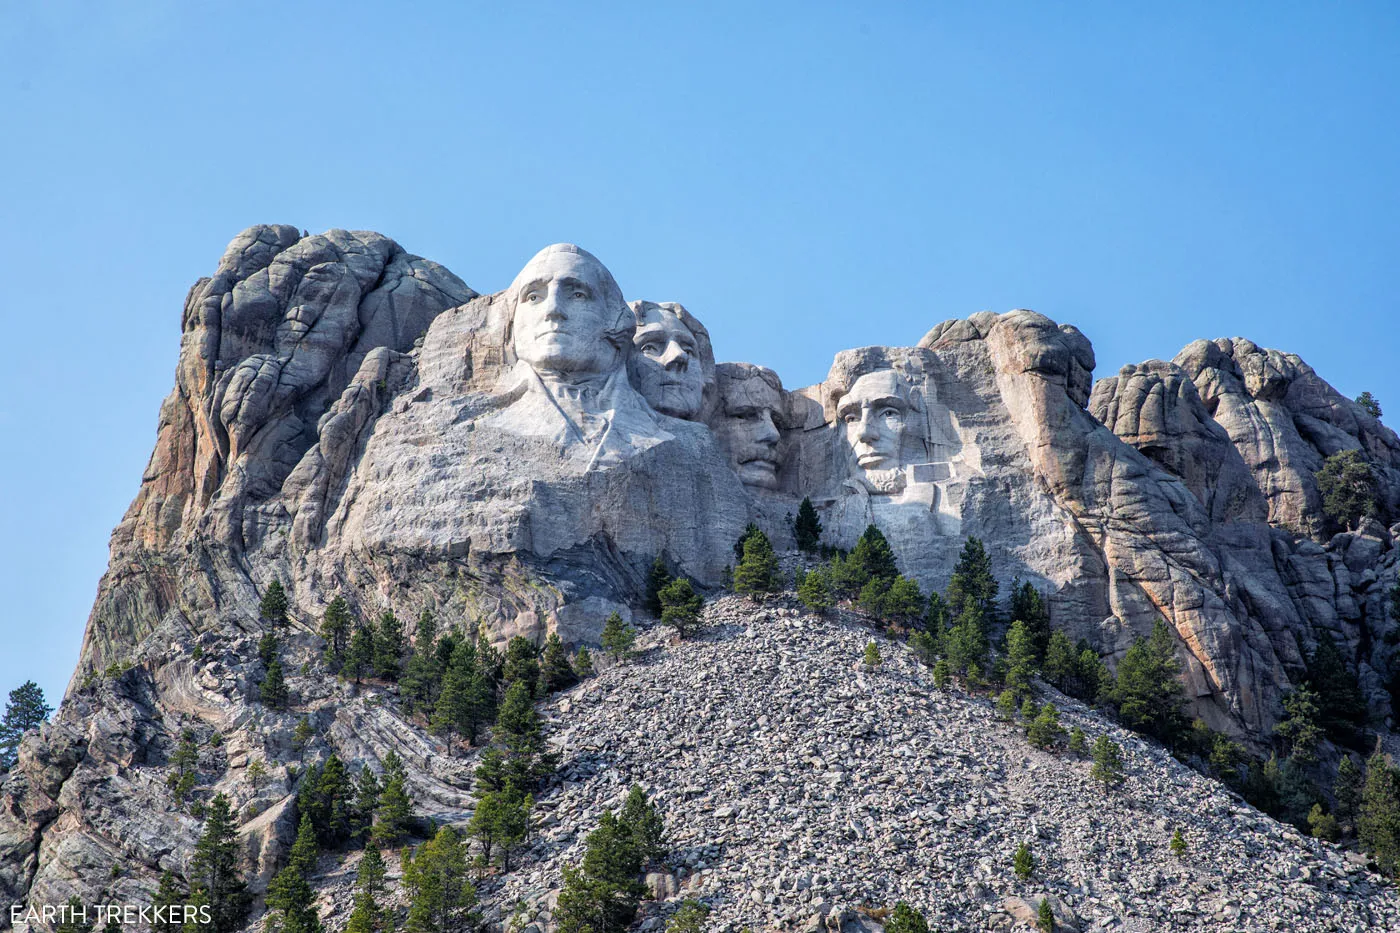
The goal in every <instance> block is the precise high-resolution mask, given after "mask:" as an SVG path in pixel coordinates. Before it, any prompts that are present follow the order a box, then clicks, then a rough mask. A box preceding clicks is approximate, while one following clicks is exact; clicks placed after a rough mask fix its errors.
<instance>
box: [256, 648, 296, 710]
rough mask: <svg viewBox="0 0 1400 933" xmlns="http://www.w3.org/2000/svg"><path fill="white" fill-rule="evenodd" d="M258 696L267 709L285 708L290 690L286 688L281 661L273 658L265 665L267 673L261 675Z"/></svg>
mask: <svg viewBox="0 0 1400 933" xmlns="http://www.w3.org/2000/svg"><path fill="white" fill-rule="evenodd" d="M258 698H259V699H261V700H262V702H263V705H264V706H266V707H267V708H268V709H286V708H287V700H288V699H289V698H290V692H289V691H288V690H287V679H286V678H285V677H284V676H283V675H282V662H281V661H278V660H276V659H275V658H274V659H273V661H272V663H271V664H269V665H268V666H267V674H266V675H264V676H263V680H262V683H261V684H259V685H258Z"/></svg>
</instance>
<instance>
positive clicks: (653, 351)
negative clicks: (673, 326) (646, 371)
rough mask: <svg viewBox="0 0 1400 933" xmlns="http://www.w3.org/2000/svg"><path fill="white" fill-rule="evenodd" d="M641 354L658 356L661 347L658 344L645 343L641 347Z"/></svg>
mask: <svg viewBox="0 0 1400 933" xmlns="http://www.w3.org/2000/svg"><path fill="white" fill-rule="evenodd" d="M642 352H643V353H645V354H646V355H647V356H660V355H661V345H660V344H659V343H647V344H643V345H642Z"/></svg>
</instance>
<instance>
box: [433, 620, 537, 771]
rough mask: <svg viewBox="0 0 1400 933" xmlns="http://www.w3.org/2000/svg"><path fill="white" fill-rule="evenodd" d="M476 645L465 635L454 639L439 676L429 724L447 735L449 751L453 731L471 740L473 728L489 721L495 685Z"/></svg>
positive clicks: (473, 734)
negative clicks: (450, 655)
mask: <svg viewBox="0 0 1400 933" xmlns="http://www.w3.org/2000/svg"><path fill="white" fill-rule="evenodd" d="M527 644H528V642H527ZM480 647H481V646H480V644H479V643H478V644H477V645H473V644H472V643H471V642H470V641H467V640H466V639H462V640H461V641H459V642H457V643H456V647H455V648H454V649H453V651H452V658H451V661H450V662H449V665H448V668H447V673H446V675H444V677H443V679H442V692H441V693H440V694H439V695H438V701H437V705H436V707H435V709H434V711H433V720H432V726H433V731H434V732H436V733H437V734H438V735H446V736H447V737H448V750H449V751H450V750H451V737H452V736H453V735H460V736H463V737H464V738H465V739H466V740H467V742H468V744H474V743H475V742H476V734H477V730H478V729H479V728H480V727H481V726H482V724H484V723H486V722H489V721H490V718H491V714H492V712H493V708H494V705H495V704H494V700H495V687H494V685H493V684H492V680H491V678H490V676H489V675H488V673H487V672H486V671H484V670H483V669H482V666H481V664H480ZM536 676H537V677H538V672H537V673H536Z"/></svg>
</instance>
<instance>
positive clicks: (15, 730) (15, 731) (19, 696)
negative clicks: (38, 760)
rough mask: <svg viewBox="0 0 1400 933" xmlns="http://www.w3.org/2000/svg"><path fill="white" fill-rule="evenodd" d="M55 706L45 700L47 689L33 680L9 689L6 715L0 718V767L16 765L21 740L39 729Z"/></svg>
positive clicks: (3, 769)
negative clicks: (28, 733) (40, 687)
mask: <svg viewBox="0 0 1400 933" xmlns="http://www.w3.org/2000/svg"><path fill="white" fill-rule="evenodd" d="M52 712H53V707H51V706H49V705H48V704H47V703H45V702H44V691H43V690H41V689H39V685H38V684H36V683H35V682H34V681H32V680H26V681H25V682H24V683H22V684H20V685H19V686H18V687H16V688H15V689H13V690H11V691H10V697H9V701H8V702H7V703H6V704H5V716H4V718H3V719H0V771H8V770H9V769H10V768H13V767H14V766H15V760H16V758H17V757H18V755H19V742H20V739H22V738H24V734H25V733H26V732H28V731H29V730H30V729H37V728H39V726H40V725H41V724H42V723H43V722H44V721H46V720H47V719H48V718H49V714H50V713H52Z"/></svg>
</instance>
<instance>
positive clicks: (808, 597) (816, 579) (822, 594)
mask: <svg viewBox="0 0 1400 933" xmlns="http://www.w3.org/2000/svg"><path fill="white" fill-rule="evenodd" d="M797 598H798V600H800V601H801V603H802V605H804V606H806V607H807V608H808V609H809V610H811V611H812V612H815V613H817V614H818V615H821V614H823V613H825V612H826V611H827V610H828V609H830V608H831V607H832V605H833V604H834V600H833V599H832V598H831V585H830V584H829V583H827V573H826V571H825V570H809V571H808V572H807V573H804V574H803V575H802V576H801V577H800V578H799V579H798V581H797Z"/></svg>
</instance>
